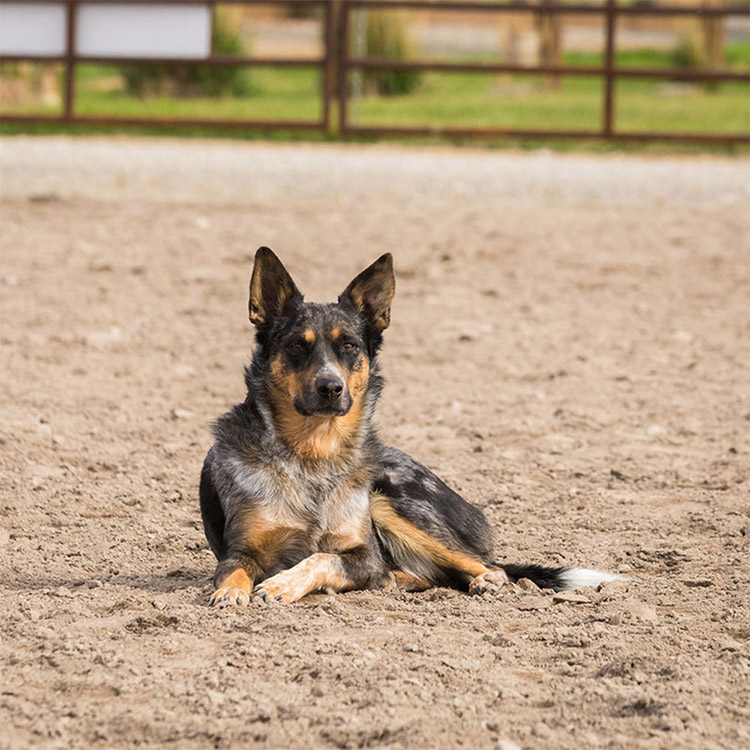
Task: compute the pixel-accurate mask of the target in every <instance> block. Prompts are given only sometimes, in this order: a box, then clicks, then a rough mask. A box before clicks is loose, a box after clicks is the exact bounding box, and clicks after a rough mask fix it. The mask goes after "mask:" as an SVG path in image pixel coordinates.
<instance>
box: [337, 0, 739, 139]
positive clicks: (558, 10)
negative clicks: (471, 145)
mask: <svg viewBox="0 0 750 750" xmlns="http://www.w3.org/2000/svg"><path fill="white" fill-rule="evenodd" d="M368 8H369V9H373V10H375V9H377V10H384V9H394V10H400V9H409V10H440V11H454V12H457V13H460V12H462V11H463V12H466V11H475V12H476V11H481V12H491V13H498V14H501V13H535V14H537V13H540V12H542V13H545V14H565V15H594V16H595V15H599V16H602V15H603V16H604V18H605V24H606V25H605V44H604V65H603V66H602V67H591V66H585V67H584V66H571V65H536V66H522V65H508V64H494V63H450V62H438V61H429V60H394V59H383V58H367V57H364V58H363V57H351V56H350V55H349V45H350V27H351V23H350V17H351V13H352V11H354V10H356V9H368ZM749 13H750V7H748V6H744V7H743V6H737V5H728V6H723V7H717V6H704V5H693V6H686V5H649V4H647V3H636V4H634V5H627V6H625V5H622V6H621V5H618V4H617V0H605V3H604V4H598V5H594V4H566V3H557V2H545V1H544V0H542V2H533V3H532V2H513V1H511V2H502V3H500V2H476V1H472V0H467V2H433V1H431V0H345V1H344V2H343V3H342V13H341V16H342V17H341V20H340V24H339V43H338V73H339V76H338V100H339V133H340V134H341V135H343V136H356V135H367V136H372V135H395V136H409V135H413V136H433V135H449V136H460V137H468V138H493V137H502V136H507V137H514V138H572V139H581V138H584V139H589V138H590V139H596V138H601V139H607V140H630V141H652V140H664V141H683V142H703V143H717V144H731V143H748V141H750V134H748V133H675V132H628V131H625V132H623V131H618V130H616V129H615V83H616V81H617V79H619V78H651V79H653V78H657V79H664V80H679V81H714V82H716V81H739V82H746V83H747V82H748V81H749V78H748V74H747V73H738V72H734V71H725V70H706V71H700V70H676V69H662V68H618V67H617V65H616V63H615V50H616V43H615V35H616V25H617V18H618V16H621V15H630V16H635V15H647V16H693V17H725V16H748V14H749ZM353 70H420V71H441V72H452V73H513V74H519V75H528V74H546V75H576V76H593V77H598V78H603V79H604V93H603V103H602V123H601V127H600V129H599V130H551V129H539V130H532V129H521V128H465V127H451V126H443V125H422V126H377V125H355V124H353V123H352V122H351V120H350V116H349V107H348V103H349V98H350V97H349V74H350V73H351V72H352V71H353Z"/></svg>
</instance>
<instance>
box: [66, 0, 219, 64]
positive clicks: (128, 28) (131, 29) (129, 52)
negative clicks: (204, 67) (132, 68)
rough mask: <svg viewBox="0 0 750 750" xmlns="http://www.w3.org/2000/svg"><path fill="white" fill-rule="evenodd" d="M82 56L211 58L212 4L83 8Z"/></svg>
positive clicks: (80, 25)
mask: <svg viewBox="0 0 750 750" xmlns="http://www.w3.org/2000/svg"><path fill="white" fill-rule="evenodd" d="M76 52H77V53H78V55H80V56H81V57H133V58H138V57H169V58H179V57H196V58H205V57H209V56H210V54H211V10H210V8H209V5H208V3H206V4H205V5H195V4H185V5H180V4H175V3H169V4H166V3H163V4H158V3H157V4H153V5H152V4H148V5H147V4H145V3H138V2H132V3H104V4H100V3H85V2H82V3H79V4H78V16H77V18H76Z"/></svg>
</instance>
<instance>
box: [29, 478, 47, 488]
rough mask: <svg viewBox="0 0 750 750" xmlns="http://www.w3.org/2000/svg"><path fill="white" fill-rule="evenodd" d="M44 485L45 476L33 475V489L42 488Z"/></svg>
mask: <svg viewBox="0 0 750 750" xmlns="http://www.w3.org/2000/svg"><path fill="white" fill-rule="evenodd" d="M42 487H44V477H40V476H33V477H31V489H32V490H40V489H42Z"/></svg>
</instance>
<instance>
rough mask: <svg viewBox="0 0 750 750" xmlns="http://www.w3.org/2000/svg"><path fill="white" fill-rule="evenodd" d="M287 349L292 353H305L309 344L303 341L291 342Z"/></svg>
mask: <svg viewBox="0 0 750 750" xmlns="http://www.w3.org/2000/svg"><path fill="white" fill-rule="evenodd" d="M286 348H287V349H288V350H289V351H290V352H293V353H294V352H303V351H305V350H306V349H307V342H305V341H304V340H303V339H296V340H295V341H290V342H289V343H288V344H287V345H286Z"/></svg>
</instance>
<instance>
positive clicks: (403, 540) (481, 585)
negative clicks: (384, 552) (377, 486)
mask: <svg viewBox="0 0 750 750" xmlns="http://www.w3.org/2000/svg"><path fill="white" fill-rule="evenodd" d="M370 512H371V514H372V519H373V522H374V523H375V527H376V529H377V531H378V535H379V537H380V539H381V541H382V542H383V544H384V545H385V547H386V548H387V549H388V552H389V554H390V556H391V558H392V559H393V561H394V563H395V565H397V566H398V568H400V569H403V570H405V571H407V572H408V573H409V575H410V576H411V577H412V579H426V580H427V581H429V582H431V583H432V584H439V583H444V582H446V581H452V582H454V583H458V584H459V585H461V586H468V589H469V591H470V592H471V593H473V594H483V593H485V592H486V591H488V590H490V589H496V588H499V587H500V586H502V585H503V584H504V583H505V582H507V580H508V577H507V576H506V575H505V573H504V571H503V570H501V569H499V568H495V567H494V566H489V565H487V564H485V563H484V562H483V561H482V560H480V559H478V557H476V556H475V555H473V554H471V553H470V552H469V551H468V550H466V551H462V550H456V549H450V548H449V547H448V546H447V545H446V544H444V543H443V542H441V541H440V540H438V539H436V538H435V537H434V536H432V535H431V534H429V533H428V532H427V531H425V530H424V529H420V528H419V527H418V526H416V525H415V524H414V523H412V522H411V521H409V520H407V519H406V518H404V517H403V516H402V515H401V514H399V512H398V511H397V510H396V508H394V506H393V504H392V502H391V500H390V499H389V498H387V497H385V496H384V495H382V494H381V493H378V492H373V493H371V494H370ZM412 571H414V572H412Z"/></svg>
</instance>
